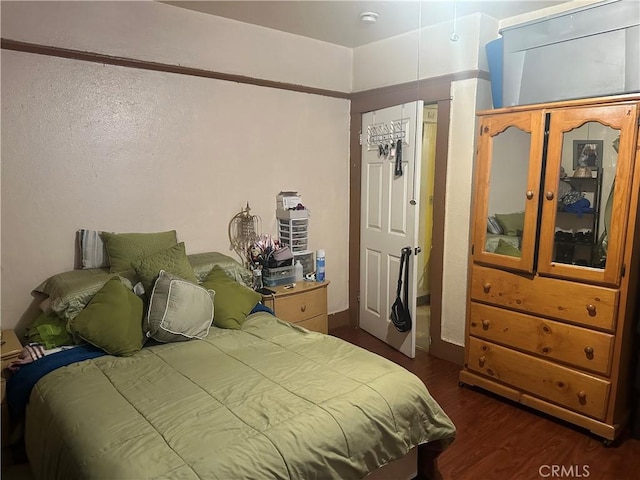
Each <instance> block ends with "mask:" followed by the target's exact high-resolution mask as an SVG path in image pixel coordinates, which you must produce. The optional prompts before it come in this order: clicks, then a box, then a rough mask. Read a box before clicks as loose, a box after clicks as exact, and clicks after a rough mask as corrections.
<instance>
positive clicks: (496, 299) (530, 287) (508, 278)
mask: <svg viewBox="0 0 640 480" xmlns="http://www.w3.org/2000/svg"><path fill="white" fill-rule="evenodd" d="M471 299H472V300H477V301H480V302H486V303H491V304H493V305H500V306H504V307H508V308H512V309H514V310H519V311H521V312H525V313H532V314H536V315H543V316H545V317H551V318H556V319H559V320H566V321H569V322H572V323H577V324H581V325H586V326H589V327H596V328H601V329H605V330H608V331H613V329H614V328H615V317H616V313H617V308H618V291H617V290H615V289H612V288H605V287H598V286H595V285H586V284H582V283H576V282H569V281H566V280H558V279H555V278H548V277H540V276H537V275H536V276H534V277H533V278H530V277H527V276H524V275H517V274H515V273H510V272H506V271H504V270H498V269H494V268H487V267H481V266H478V265H474V266H473V273H472V276H471Z"/></svg>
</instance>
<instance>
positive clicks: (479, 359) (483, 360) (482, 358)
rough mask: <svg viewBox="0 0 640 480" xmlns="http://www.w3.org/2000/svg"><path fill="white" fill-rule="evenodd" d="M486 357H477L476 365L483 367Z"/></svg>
mask: <svg viewBox="0 0 640 480" xmlns="http://www.w3.org/2000/svg"><path fill="white" fill-rule="evenodd" d="M486 360H487V359H486V358H485V356H484V355H482V356H481V357H478V365H479V366H481V367H484V362H486Z"/></svg>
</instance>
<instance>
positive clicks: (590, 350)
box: [584, 345, 593, 360]
mask: <svg viewBox="0 0 640 480" xmlns="http://www.w3.org/2000/svg"><path fill="white" fill-rule="evenodd" d="M584 353H585V354H586V355H587V358H588V359H589V360H591V359H592V358H593V347H590V346H588V345H587V346H586V347H584Z"/></svg>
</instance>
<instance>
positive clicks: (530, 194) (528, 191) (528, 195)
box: [527, 190, 533, 200]
mask: <svg viewBox="0 0 640 480" xmlns="http://www.w3.org/2000/svg"><path fill="white" fill-rule="evenodd" d="M532 198H533V190H527V200H531V199H532Z"/></svg>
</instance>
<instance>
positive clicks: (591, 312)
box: [587, 303, 596, 317]
mask: <svg viewBox="0 0 640 480" xmlns="http://www.w3.org/2000/svg"><path fill="white" fill-rule="evenodd" d="M587 312H589V315H590V316H591V317H593V316H595V314H596V306H595V305H593V304H591V303H590V304H589V305H587Z"/></svg>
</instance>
